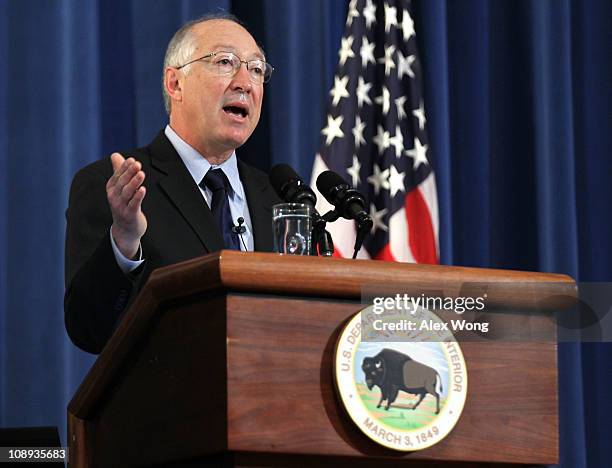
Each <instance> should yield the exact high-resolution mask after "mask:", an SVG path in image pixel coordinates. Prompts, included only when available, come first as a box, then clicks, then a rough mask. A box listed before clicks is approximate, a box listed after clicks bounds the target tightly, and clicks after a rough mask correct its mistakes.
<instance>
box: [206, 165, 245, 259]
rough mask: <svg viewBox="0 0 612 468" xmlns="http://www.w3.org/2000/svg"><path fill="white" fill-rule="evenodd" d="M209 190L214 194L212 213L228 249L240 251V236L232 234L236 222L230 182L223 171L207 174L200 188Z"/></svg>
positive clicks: (213, 170)
mask: <svg viewBox="0 0 612 468" xmlns="http://www.w3.org/2000/svg"><path fill="white" fill-rule="evenodd" d="M204 186H206V187H208V189H209V190H210V191H211V192H212V201H211V206H210V211H212V214H213V216H214V218H215V220H216V221H217V225H218V226H219V229H220V230H221V235H222V236H223V243H224V244H225V248H226V249H232V250H240V243H239V241H238V234H236V233H234V232H232V227H234V221H233V219H232V213H231V212H230V207H229V199H228V191H229V190H230V184H229V180H227V177H226V175H225V174H224V173H223V171H222V170H221V169H209V171H208V172H207V173H206V175H205V176H204V178H203V179H202V182H200V187H202V188H204Z"/></svg>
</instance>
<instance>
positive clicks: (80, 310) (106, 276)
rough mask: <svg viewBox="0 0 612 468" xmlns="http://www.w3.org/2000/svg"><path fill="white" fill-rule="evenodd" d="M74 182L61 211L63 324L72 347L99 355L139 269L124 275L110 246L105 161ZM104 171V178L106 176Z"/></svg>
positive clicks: (131, 291) (125, 305)
mask: <svg viewBox="0 0 612 468" xmlns="http://www.w3.org/2000/svg"><path fill="white" fill-rule="evenodd" d="M103 164H106V165H107V166H108V167H107V166H104V165H102V164H101V163H96V164H94V165H91V166H88V167H86V168H85V169H83V170H81V171H80V172H78V173H77V175H76V176H75V177H74V180H73V182H72V186H71V188H70V197H69V201H68V210H67V211H66V221H67V224H66V258H65V281H66V292H65V295H64V320H65V324H66V330H67V331H68V335H69V336H70V339H71V340H72V342H73V343H74V344H75V345H77V346H78V347H79V348H81V349H83V350H84V351H87V352H90V353H96V354H97V353H100V352H101V351H102V349H103V348H104V345H105V344H106V342H107V341H108V339H109V338H110V336H111V335H112V333H113V331H114V329H115V327H116V326H117V324H118V322H119V319H120V317H121V315H122V313H123V311H124V310H125V309H126V307H127V305H128V304H129V303H130V302H131V300H132V299H133V295H134V293H135V292H136V291H135V290H136V288H135V284H137V282H138V277H139V275H140V274H141V273H140V272H141V271H142V269H143V268H142V267H139V268H138V269H137V270H136V271H135V272H132V273H130V274H127V275H126V274H124V273H123V272H122V271H121V269H120V268H119V265H118V264H117V261H116V259H115V256H114V253H113V250H112V246H111V242H110V227H111V224H112V216H111V212H110V208H109V206H108V201H107V198H106V182H107V180H108V177H110V174H111V165H110V161H109V160H105V161H104V162H103ZM107 172H108V174H107Z"/></svg>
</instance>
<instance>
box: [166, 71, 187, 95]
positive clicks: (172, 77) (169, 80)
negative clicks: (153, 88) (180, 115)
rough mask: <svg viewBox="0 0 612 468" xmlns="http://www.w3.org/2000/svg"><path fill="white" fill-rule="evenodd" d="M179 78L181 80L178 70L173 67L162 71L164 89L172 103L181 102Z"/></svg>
mask: <svg viewBox="0 0 612 468" xmlns="http://www.w3.org/2000/svg"><path fill="white" fill-rule="evenodd" d="M180 78H182V73H181V71H180V70H177V69H176V68H173V67H166V69H165V70H164V87H165V88H166V93H168V96H170V99H171V100H172V101H182V100H183V89H182V87H181V80H180Z"/></svg>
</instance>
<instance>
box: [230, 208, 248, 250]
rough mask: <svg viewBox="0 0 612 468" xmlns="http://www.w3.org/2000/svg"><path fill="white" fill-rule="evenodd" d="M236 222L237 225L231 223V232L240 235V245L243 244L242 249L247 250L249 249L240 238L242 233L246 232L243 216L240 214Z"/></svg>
mask: <svg viewBox="0 0 612 468" xmlns="http://www.w3.org/2000/svg"><path fill="white" fill-rule="evenodd" d="M236 222H237V223H238V226H234V225H232V233H234V234H237V235H238V237H240V242H242V245H243V246H244V251H245V252H248V250H249V249H248V248H247V246H246V244H245V242H244V239H243V238H242V234H244V233H245V232H246V227H245V226H243V224H244V218H243V217H242V216H241V217H240V218H238V219H237V220H236Z"/></svg>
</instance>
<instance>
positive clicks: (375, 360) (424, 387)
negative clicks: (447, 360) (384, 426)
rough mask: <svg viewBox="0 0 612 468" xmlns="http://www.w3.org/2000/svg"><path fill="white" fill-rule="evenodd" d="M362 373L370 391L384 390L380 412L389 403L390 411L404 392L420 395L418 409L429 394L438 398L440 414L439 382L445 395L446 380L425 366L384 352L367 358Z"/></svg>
mask: <svg viewBox="0 0 612 468" xmlns="http://www.w3.org/2000/svg"><path fill="white" fill-rule="evenodd" d="M361 369H362V370H363V373H364V374H365V378H366V384H367V386H368V390H372V387H373V386H374V385H377V386H378V387H380V390H381V396H380V401H379V402H378V405H377V406H376V407H377V408H380V406H381V405H382V403H383V401H385V400H387V406H386V408H385V410H387V411H388V410H389V406H391V403H393V402H394V401H395V399H396V398H397V394H398V393H399V391H400V390H402V391H404V392H406V393H411V394H413V395H419V400H418V401H417V402H416V403H415V404H414V405H412V408H411V409H416V407H417V406H419V404H420V403H421V401H423V398H425V395H427V394H428V393H429V394H430V395H433V396H434V397H435V398H436V414H438V413H440V395H439V393H438V392H437V391H436V378H437V379H438V382H439V384H440V393H442V380H441V379H440V374H438V372H437V371H436V370H435V369H432V368H431V367H429V366H426V365H425V364H421V363H420V362H417V361H415V360H413V359H412V358H410V356H407V355H406V354H403V353H400V352H399V351H395V350H392V349H386V348H385V349H383V350H382V351H381V352H379V353H378V354H377V355H376V356H373V357H365V358H364V359H363V364H362V365H361Z"/></svg>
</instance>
